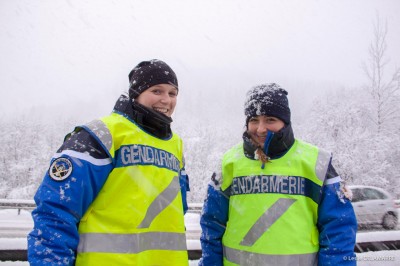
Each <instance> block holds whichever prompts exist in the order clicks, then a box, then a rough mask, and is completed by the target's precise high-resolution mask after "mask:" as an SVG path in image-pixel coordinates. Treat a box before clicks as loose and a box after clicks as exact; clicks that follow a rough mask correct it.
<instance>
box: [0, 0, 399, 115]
mask: <svg viewBox="0 0 400 266" xmlns="http://www.w3.org/2000/svg"><path fill="white" fill-rule="evenodd" d="M377 14H379V16H380V18H381V19H382V20H383V21H384V22H385V21H386V22H387V25H388V35H387V45H388V50H387V57H388V59H390V64H389V65H388V68H389V69H390V68H391V67H394V66H399V65H400V52H399V48H398V47H400V27H399V25H400V16H399V14H400V1H397V0H357V1H355V0H335V1H334V0H331V1H316V0H315V1H314V0H302V1H288V0H286V1H278V0H276V1H272V0H268V1H265V0H260V1H252V0H248V1H242V0H241V1H239V0H224V1H214V0H206V1H194V0H190V1H183V0H182V1H179V0H174V1H173V0H167V1H154V0H151V1H131V0H129V1H128V0H125V1H122V0H118V1H111V0H110V1H106V0H41V1H39V0H0V53H1V56H0V58H1V59H0V95H1V97H0V102H1V106H0V114H2V113H3V114H4V113H5V114H6V115H12V114H13V112H15V111H17V112H20V111H24V110H28V109H29V108H31V107H37V108H40V107H44V106H51V107H52V108H53V109H54V111H63V112H69V111H70V110H69V109H68V108H69V106H70V105H71V104H72V103H78V102H79V103H82V104H83V105H85V104H87V105H90V104H93V106H92V107H91V108H92V109H96V110H98V111H105V112H108V111H110V108H111V107H112V106H113V103H114V101H115V99H116V97H117V96H118V95H119V94H120V92H122V91H124V90H126V89H127V87H128V77H127V76H128V73H129V71H130V70H131V69H132V68H133V67H134V66H135V65H136V64H137V63H139V62H140V61H142V60H148V59H153V58H158V59H161V60H164V61H166V62H167V63H168V64H169V65H171V67H172V68H173V69H174V70H175V72H176V73H177V75H178V80H179V84H180V87H181V90H180V94H181V95H180V97H179V101H180V103H179V104H181V105H182V102H185V101H186V102H190V103H193V102H194V101H197V102H200V104H204V105H206V104H207V101H213V99H216V100H217V99H218V100H223V99H225V100H228V101H232V102H234V100H232V99H234V97H239V98H240V99H243V98H244V93H245V91H247V89H249V88H250V87H251V86H253V85H257V84H259V83H263V82H277V83H280V84H281V85H282V86H283V87H285V88H286V89H287V90H288V91H289V99H290V100H291V101H292V102H297V104H299V102H301V100H302V99H305V98H310V97H312V95H314V94H315V93H317V92H318V91H319V92H321V91H324V90H327V89H331V88H336V87H339V86H345V87H357V86H361V85H362V84H363V82H365V79H366V77H365V74H364V73H363V71H362V69H361V65H362V63H363V62H366V61H367V60H368V46H369V44H370V42H371V41H372V40H373V22H374V20H375V18H376V16H377ZM232 93H233V94H235V93H236V94H238V95H232ZM193 97H195V98H196V99H194V98H193ZM238 102H239V101H238ZM89 103H90V104H89ZM182 106H185V104H183V105H182ZM204 110H205V109H204Z"/></svg>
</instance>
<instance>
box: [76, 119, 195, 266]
mask: <svg viewBox="0 0 400 266" xmlns="http://www.w3.org/2000/svg"><path fill="white" fill-rule="evenodd" d="M91 124H92V125H93V124H94V125H95V127H91V126H90V124H89V126H88V127H87V128H88V129H89V130H91V132H92V134H93V135H95V136H96V137H97V138H98V139H99V140H101V141H102V140H103V139H102V138H103V137H104V139H105V140H106V141H109V139H110V136H109V135H111V141H112V143H103V144H104V145H103V146H104V147H107V148H108V149H109V153H110V156H111V157H112V159H113V163H114V166H115V168H114V169H113V170H112V172H111V173H110V175H109V177H108V179H107V181H106V182H105V184H104V186H103V188H102V189H101V190H100V192H99V194H98V196H97V197H96V199H95V200H94V201H93V203H92V204H91V205H90V207H89V209H88V210H87V212H86V213H85V215H84V216H83V218H82V219H81V222H80V225H79V233H80V235H81V237H80V243H79V247H78V255H77V261H76V265H188V255H187V249H186V238H185V226H184V218H183V206H182V197H181V193H180V186H179V169H180V168H181V167H182V151H183V147H182V141H181V139H180V138H179V137H178V136H177V135H176V134H173V136H172V137H171V139H168V140H161V139H158V138H156V137H154V136H152V135H149V134H147V133H146V132H144V131H143V130H142V129H140V128H139V127H138V126H137V125H136V124H134V123H132V122H131V121H129V120H128V119H127V118H125V117H123V116H121V115H119V114H116V113H113V114H111V115H110V116H107V117H104V118H102V119H101V120H100V122H99V121H97V122H96V123H91ZM104 126H105V127H104ZM149 240H150V241H149ZM171 263H172V264H171Z"/></svg>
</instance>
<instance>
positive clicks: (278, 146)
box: [243, 124, 294, 160]
mask: <svg viewBox="0 0 400 266" xmlns="http://www.w3.org/2000/svg"><path fill="white" fill-rule="evenodd" d="M293 143H294V134H293V130H292V125H291V124H289V125H286V126H285V127H284V128H282V129H281V130H280V131H278V132H276V133H275V134H273V135H272V139H271V140H270V142H269V145H268V147H267V150H266V153H265V154H266V155H267V156H268V157H269V158H270V159H278V158H280V157H282V156H283V155H285V153H286V152H287V151H288V150H289V149H290V147H292V145H293ZM257 148H258V147H257V145H255V144H254V142H253V141H252V140H251V137H250V135H249V134H248V133H247V131H245V132H244V133H243V151H244V154H245V156H246V157H247V158H249V159H253V160H255V151H256V150H257ZM264 152H265V151H264Z"/></svg>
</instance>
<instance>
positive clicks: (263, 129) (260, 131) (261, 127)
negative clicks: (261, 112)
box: [257, 121, 268, 134]
mask: <svg viewBox="0 0 400 266" xmlns="http://www.w3.org/2000/svg"><path fill="white" fill-rule="evenodd" d="M267 131H268V126H267V124H266V123H264V122H263V121H261V122H260V123H259V124H258V128H257V133H258V134H265V133H267Z"/></svg>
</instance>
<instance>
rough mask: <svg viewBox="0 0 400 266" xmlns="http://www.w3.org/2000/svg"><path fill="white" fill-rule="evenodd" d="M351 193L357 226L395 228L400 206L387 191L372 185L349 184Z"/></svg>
mask: <svg viewBox="0 0 400 266" xmlns="http://www.w3.org/2000/svg"><path fill="white" fill-rule="evenodd" d="M349 188H350V190H351V191H352V193H353V198H352V203H353V207H354V211H355V213H356V217H357V222H358V225H359V226H369V225H382V226H383V228H385V229H395V228H396V227H397V223H398V219H399V211H398V208H399V207H400V206H399V205H398V203H397V202H396V201H395V199H394V198H393V197H392V196H391V195H390V193H389V192H387V191H385V190H384V189H381V188H378V187H373V186H361V185H354V186H349Z"/></svg>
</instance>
